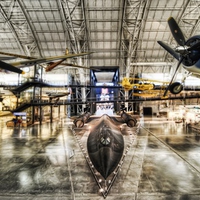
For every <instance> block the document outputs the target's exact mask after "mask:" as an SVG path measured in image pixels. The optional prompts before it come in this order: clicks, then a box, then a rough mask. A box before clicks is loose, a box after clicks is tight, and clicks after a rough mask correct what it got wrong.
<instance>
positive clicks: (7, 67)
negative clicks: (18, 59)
mask: <svg viewBox="0 0 200 200" xmlns="http://www.w3.org/2000/svg"><path fill="white" fill-rule="evenodd" d="M0 68H2V69H5V70H8V71H11V72H15V73H18V74H25V72H24V71H22V70H21V69H19V68H17V67H14V66H12V65H10V64H8V63H5V62H3V61H0Z"/></svg>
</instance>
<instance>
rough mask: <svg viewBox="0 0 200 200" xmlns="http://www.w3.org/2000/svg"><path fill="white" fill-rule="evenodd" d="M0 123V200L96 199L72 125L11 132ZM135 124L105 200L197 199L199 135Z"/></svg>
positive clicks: (159, 123) (150, 122)
mask: <svg viewBox="0 0 200 200" xmlns="http://www.w3.org/2000/svg"><path fill="white" fill-rule="evenodd" d="M5 121H8V118H7V117H6V118H5V119H4V118H0V135H1V137H0V199H6V198H7V199H9V198H10V199H11V198H12V199H17V198H18V199H34V200H35V199H40V198H41V199H45V198H46V199H47V198H48V199H70V200H71V199H91V198H92V199H95V198H96V199H99V198H102V196H101V195H100V194H99V193H98V187H97V184H96V182H95V180H94V177H93V176H92V174H91V172H90V170H89V168H88V165H87V163H86V161H85V158H84V156H83V153H82V151H81V149H80V147H79V145H78V144H77V141H76V139H75V138H74V135H73V133H72V120H71V121H70V120H69V119H62V120H61V121H57V122H53V123H46V124H42V125H35V126H32V127H28V128H22V127H20V128H19V127H16V128H14V129H13V128H8V127H6V126H5ZM141 122H142V123H141V127H140V130H139V133H138V135H137V138H136V139H135V141H134V142H133V144H132V146H131V148H130V150H129V152H128V153H127V156H126V159H125V160H124V163H123V166H122V169H121V171H120V172H119V174H118V177H117V178H116V180H115V183H114V185H113V186H112V189H111V191H110V192H109V195H108V197H107V199H108V200H111V199H114V198H115V199H121V198H126V199H135V200H136V199H138V200H139V199H148V200H151V199H154V200H158V199H198V197H199V195H200V179H199V176H200V134H199V133H197V132H195V131H192V130H187V129H186V127H185V126H184V125H183V124H182V123H180V124H176V123H174V122H173V121H167V120H166V119H157V118H155V119H148V118H143V119H142V120H141ZM83 139H85V138H82V140H83ZM83 141H84V140H83ZM5 196H6V198H5Z"/></svg>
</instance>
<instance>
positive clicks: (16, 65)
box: [0, 52, 93, 74]
mask: <svg viewBox="0 0 200 200" xmlns="http://www.w3.org/2000/svg"><path fill="white" fill-rule="evenodd" d="M91 53H93V52H87V53H77V54H67V55H62V56H52V57H45V58H36V59H31V60H27V61H19V62H13V63H5V62H3V61H0V68H2V69H5V70H8V71H12V72H16V73H19V74H23V73H24V71H23V70H21V69H19V68H23V67H29V66H32V65H36V64H41V63H48V62H50V61H55V60H62V59H67V58H75V57H79V56H85V55H89V54H91Z"/></svg>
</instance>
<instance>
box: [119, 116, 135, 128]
mask: <svg viewBox="0 0 200 200" xmlns="http://www.w3.org/2000/svg"><path fill="white" fill-rule="evenodd" d="M121 117H122V119H123V120H124V122H125V123H126V124H127V126H128V127H134V126H135V125H136V124H137V120H136V119H135V118H133V117H132V116H131V115H129V114H127V113H125V112H122V114H121Z"/></svg>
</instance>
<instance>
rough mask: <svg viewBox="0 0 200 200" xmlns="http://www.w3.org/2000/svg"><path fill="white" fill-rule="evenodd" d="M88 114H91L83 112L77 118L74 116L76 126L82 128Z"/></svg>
mask: <svg viewBox="0 0 200 200" xmlns="http://www.w3.org/2000/svg"><path fill="white" fill-rule="evenodd" d="M90 116H91V114H90V113H89V112H87V113H84V114H83V115H80V116H79V117H78V118H76V119H75V120H74V121H73V123H74V125H75V126H76V127H77V128H82V127H83V126H84V124H85V122H86V121H87V120H88V118H89V117H90Z"/></svg>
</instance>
